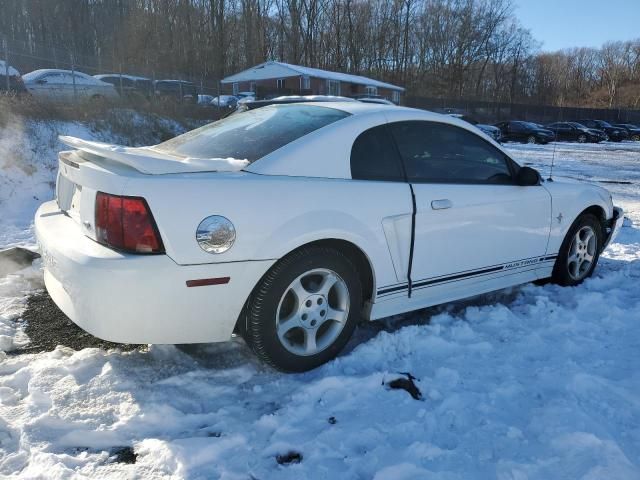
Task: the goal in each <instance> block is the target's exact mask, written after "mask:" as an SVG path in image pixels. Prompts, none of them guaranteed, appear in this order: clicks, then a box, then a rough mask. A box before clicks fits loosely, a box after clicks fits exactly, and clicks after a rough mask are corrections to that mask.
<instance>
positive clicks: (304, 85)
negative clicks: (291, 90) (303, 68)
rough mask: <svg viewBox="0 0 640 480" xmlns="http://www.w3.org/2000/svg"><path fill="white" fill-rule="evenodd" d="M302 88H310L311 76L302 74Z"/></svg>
mask: <svg viewBox="0 0 640 480" xmlns="http://www.w3.org/2000/svg"><path fill="white" fill-rule="evenodd" d="M302 89H303V90H311V78H310V77H309V76H308V75H303V76H302Z"/></svg>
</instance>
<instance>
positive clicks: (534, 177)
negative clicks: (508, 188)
mask: <svg viewBox="0 0 640 480" xmlns="http://www.w3.org/2000/svg"><path fill="white" fill-rule="evenodd" d="M540 179H541V177H540V173H539V172H538V171H537V170H536V169H535V168H531V167H522V168H520V170H519V171H518V176H517V177H516V182H517V184H518V185H520V186H521V187H532V186H534V185H538V184H539V183H540Z"/></svg>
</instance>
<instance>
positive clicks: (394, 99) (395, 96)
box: [391, 90, 400, 103]
mask: <svg viewBox="0 0 640 480" xmlns="http://www.w3.org/2000/svg"><path fill="white" fill-rule="evenodd" d="M391 101H392V102H393V103H400V92H399V91H397V90H394V91H393V92H392V93H391Z"/></svg>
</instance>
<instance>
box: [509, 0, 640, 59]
mask: <svg viewBox="0 0 640 480" xmlns="http://www.w3.org/2000/svg"><path fill="white" fill-rule="evenodd" d="M514 3H515V5H516V8H515V14H516V16H517V17H518V18H519V19H520V22H522V24H523V26H525V27H526V28H528V29H530V30H531V32H532V33H533V36H534V37H535V39H536V40H538V41H540V42H542V43H543V44H542V49H543V50H549V51H553V50H559V49H561V48H568V47H599V46H601V45H602V44H603V43H605V42H607V41H609V40H631V39H633V38H640V0H515V1H514Z"/></svg>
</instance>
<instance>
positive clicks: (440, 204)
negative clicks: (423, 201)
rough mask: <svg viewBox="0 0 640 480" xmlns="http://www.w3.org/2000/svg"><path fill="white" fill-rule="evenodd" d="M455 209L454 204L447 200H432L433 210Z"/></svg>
mask: <svg viewBox="0 0 640 480" xmlns="http://www.w3.org/2000/svg"><path fill="white" fill-rule="evenodd" d="M451 207H453V202H451V200H449V199H447V198H443V199H441V200H432V201H431V208H432V209H433V210H445V209H447V208H451Z"/></svg>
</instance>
